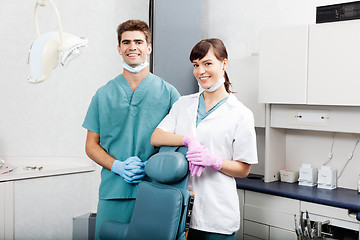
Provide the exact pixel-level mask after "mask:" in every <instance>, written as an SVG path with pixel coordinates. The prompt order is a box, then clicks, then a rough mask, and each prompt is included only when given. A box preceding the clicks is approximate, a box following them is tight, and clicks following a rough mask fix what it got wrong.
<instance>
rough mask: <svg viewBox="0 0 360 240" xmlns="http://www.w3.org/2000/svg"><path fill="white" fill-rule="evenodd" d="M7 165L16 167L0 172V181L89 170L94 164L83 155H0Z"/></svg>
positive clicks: (92, 168)
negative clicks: (9, 170)
mask: <svg viewBox="0 0 360 240" xmlns="http://www.w3.org/2000/svg"><path fill="white" fill-rule="evenodd" d="M0 158H1V159H3V160H5V162H6V164H7V165H9V166H14V167H16V168H15V169H14V170H13V171H11V172H9V173H4V174H0V182H6V181H14V180H22V179H29V178H38V177H49V176H56V175H64V174H73V173H82V172H90V171H94V170H95V164H94V163H93V161H91V160H90V159H88V158H85V157H3V156H1V157H0Z"/></svg>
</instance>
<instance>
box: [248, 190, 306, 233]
mask: <svg viewBox="0 0 360 240" xmlns="http://www.w3.org/2000/svg"><path fill="white" fill-rule="evenodd" d="M299 206H300V201H298V200H294V199H289V198H283V197H278V196H272V195H268V194H262V193H257V192H252V191H246V192H245V205H244V219H246V220H250V221H253V222H259V223H264V224H267V225H269V226H274V227H279V228H283V229H288V230H293V229H294V214H297V215H298V213H299Z"/></svg>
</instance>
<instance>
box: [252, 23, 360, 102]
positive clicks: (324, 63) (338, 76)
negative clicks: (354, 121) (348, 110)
mask: <svg viewBox="0 0 360 240" xmlns="http://www.w3.org/2000/svg"><path fill="white" fill-rule="evenodd" d="M359 30H360V20H353V21H344V22H334V23H326V24H314V25H309V26H307V25H306V26H296V27H288V28H282V29H275V30H265V31H264V32H263V33H262V34H261V37H260V65H259V69H260V72H259V101H260V102H263V103H279V104H283V103H285V104H308V105H343V106H359V105H360V95H359V94H358V92H357V90H358V89H359V88H360V81H359V78H360V72H359V71H358V70H357V69H358V67H359V66H358V65H359V64H358V63H359V56H360V44H359V42H360V31H359Z"/></svg>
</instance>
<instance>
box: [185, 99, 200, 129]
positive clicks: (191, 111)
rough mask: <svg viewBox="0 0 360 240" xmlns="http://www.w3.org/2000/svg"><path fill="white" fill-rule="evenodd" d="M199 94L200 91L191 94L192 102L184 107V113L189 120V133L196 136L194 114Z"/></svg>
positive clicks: (195, 114)
mask: <svg viewBox="0 0 360 240" xmlns="http://www.w3.org/2000/svg"><path fill="white" fill-rule="evenodd" d="M199 96H200V93H195V94H193V101H192V103H191V104H190V105H189V106H188V107H187V108H186V115H187V116H189V120H190V122H191V126H190V128H191V134H193V135H194V136H196V116H197V110H198V106H199Z"/></svg>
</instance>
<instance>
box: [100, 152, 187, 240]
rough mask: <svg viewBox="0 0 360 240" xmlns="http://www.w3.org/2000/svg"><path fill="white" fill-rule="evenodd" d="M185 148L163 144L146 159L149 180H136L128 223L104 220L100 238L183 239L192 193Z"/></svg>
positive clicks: (103, 239)
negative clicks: (188, 186)
mask: <svg viewBox="0 0 360 240" xmlns="http://www.w3.org/2000/svg"><path fill="white" fill-rule="evenodd" d="M186 151H187V148H186V147H162V148H161V149H160V152H159V153H157V154H155V155H153V156H152V157H151V158H149V160H148V161H147V162H146V165H145V172H146V174H147V175H148V176H149V177H150V178H151V179H152V180H151V181H142V182H140V183H139V186H138V190H137V195H136V201H135V207H134V212H133V215H132V218H131V221H130V223H128V224H124V223H118V222H104V223H103V224H102V225H101V227H100V232H99V237H100V239H102V240H107V239H109V240H110V239H111V240H114V239H119V240H185V239H186V235H187V231H188V229H189V224H190V217H191V211H192V205H193V201H194V196H193V194H192V193H191V192H190V191H188V190H187V185H188V181H189V171H188V169H189V168H188V161H187V160H186V158H185V156H186Z"/></svg>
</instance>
